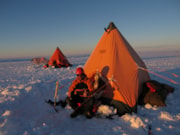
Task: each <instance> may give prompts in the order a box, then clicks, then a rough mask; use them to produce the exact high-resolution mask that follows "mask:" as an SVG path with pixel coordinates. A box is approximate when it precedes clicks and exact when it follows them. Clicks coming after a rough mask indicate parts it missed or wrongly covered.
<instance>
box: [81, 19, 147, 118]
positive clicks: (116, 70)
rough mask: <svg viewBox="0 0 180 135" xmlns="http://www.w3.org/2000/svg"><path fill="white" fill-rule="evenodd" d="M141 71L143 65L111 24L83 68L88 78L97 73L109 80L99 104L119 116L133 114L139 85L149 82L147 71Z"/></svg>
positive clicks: (139, 89) (139, 90) (140, 88)
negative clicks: (114, 109) (114, 111)
mask: <svg viewBox="0 0 180 135" xmlns="http://www.w3.org/2000/svg"><path fill="white" fill-rule="evenodd" d="M139 67H141V68H139ZM142 68H144V69H146V66H145V64H144V62H143V61H142V59H141V58H140V57H139V56H138V54H137V53H136V52H135V50H134V49H133V48H132V47H131V45H130V44H129V43H128V42H127V40H126V39H125V38H124V37H123V35H122V34H121V33H120V32H119V30H118V29H117V28H116V26H115V25H114V23H113V22H111V23H110V24H109V26H108V27H107V29H106V28H105V32H104V34H103V35H102V37H101V39H100V40H99V42H98V43H97V45H96V47H95V49H94V50H93V52H92V53H91V55H90V57H89V58H88V60H87V61H86V63H85V65H84V71H85V73H86V74H87V76H88V77H91V76H92V75H93V74H94V73H96V72H97V71H99V72H101V74H102V76H104V77H105V78H106V79H107V80H108V81H109V83H108V85H107V86H106V88H105V90H104V93H103V95H102V99H103V100H102V101H104V103H106V104H110V105H113V106H115V107H116V108H117V111H118V114H119V115H123V114H125V113H130V112H136V111H137V102H138V97H139V96H140V94H141V92H142V85H143V83H144V82H145V81H148V80H150V77H149V74H148V72H147V71H145V70H141V69H142Z"/></svg>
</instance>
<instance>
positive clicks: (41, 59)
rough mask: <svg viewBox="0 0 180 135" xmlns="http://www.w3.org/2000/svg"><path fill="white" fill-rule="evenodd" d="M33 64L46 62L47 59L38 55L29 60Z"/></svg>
mask: <svg viewBox="0 0 180 135" xmlns="http://www.w3.org/2000/svg"><path fill="white" fill-rule="evenodd" d="M31 61H32V62H33V63H34V64H42V63H43V64H46V63H48V61H49V60H48V59H46V58H45V57H41V58H39V57H37V58H33V59H32V60H31Z"/></svg>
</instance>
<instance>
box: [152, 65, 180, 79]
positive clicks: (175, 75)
mask: <svg viewBox="0 0 180 135" xmlns="http://www.w3.org/2000/svg"><path fill="white" fill-rule="evenodd" d="M151 68H153V69H156V70H158V71H161V72H164V73H167V74H170V75H172V76H174V77H179V78H180V76H179V75H177V74H175V73H170V72H167V71H165V70H162V69H159V68H156V67H151Z"/></svg>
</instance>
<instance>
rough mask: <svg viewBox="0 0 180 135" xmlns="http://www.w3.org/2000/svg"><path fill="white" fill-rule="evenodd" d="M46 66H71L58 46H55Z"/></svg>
mask: <svg viewBox="0 0 180 135" xmlns="http://www.w3.org/2000/svg"><path fill="white" fill-rule="evenodd" d="M48 66H55V67H59V68H60V67H69V66H72V65H71V64H70V63H69V62H68V60H67V58H66V57H65V56H64V54H63V53H62V52H61V50H60V49H59V47H57V48H56V50H55V51H54V53H53V55H52V56H51V58H50V59H49V62H48Z"/></svg>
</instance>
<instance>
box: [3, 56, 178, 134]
mask: <svg viewBox="0 0 180 135" xmlns="http://www.w3.org/2000/svg"><path fill="white" fill-rule="evenodd" d="M153 55H154V54H153ZM87 59H88V55H83V56H82V55H81V56H69V57H68V60H69V61H70V62H71V63H72V64H73V66H72V67H70V68H60V69H58V68H47V69H45V68H43V65H36V64H33V63H32V62H31V61H30V60H1V61H0V135H75V134H76V135H148V132H150V131H149V127H150V126H151V132H152V134H154V135H170V134H171V135H179V134H180V106H179V103H180V85H179V83H180V55H179V54H177V53H174V54H173V55H171V56H169V55H168V56H157V57H154V56H153V57H151V56H148V57H146V56H142V59H143V61H144V62H145V64H146V66H147V67H148V70H149V71H151V73H150V76H151V79H154V80H157V81H159V82H161V83H166V84H168V85H170V86H173V87H174V88H175V91H174V92H173V93H171V94H169V95H168V97H167V100H166V104H167V107H156V106H151V105H150V104H146V105H145V106H138V112H137V113H132V114H125V115H123V116H122V117H119V116H116V115H115V116H113V119H107V118H105V117H101V118H92V119H87V118H86V117H85V116H83V115H79V116H77V117H76V118H73V119H72V118H70V113H71V112H72V109H71V108H70V107H69V106H67V107H66V108H65V109H63V108H61V107H58V106H57V107H56V108H57V109H58V110H59V111H58V112H55V110H54V108H53V107H52V106H50V105H48V104H47V103H45V102H44V100H45V99H46V100H48V99H51V100H54V92H55V87H56V81H58V82H59V91H58V97H57V100H59V99H65V97H66V92H67V90H68V87H69V85H70V84H71V82H72V80H73V79H74V78H75V73H74V71H75V69H76V67H78V66H83V65H84V63H85V62H86V60H87ZM153 73H156V74H153ZM99 111H100V112H101V113H102V114H106V113H112V110H111V108H109V107H108V106H101V108H99Z"/></svg>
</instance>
